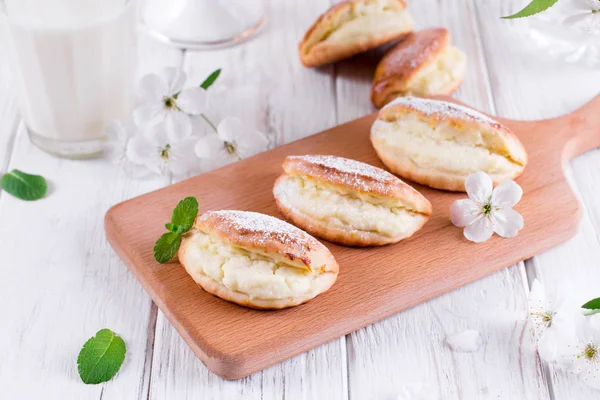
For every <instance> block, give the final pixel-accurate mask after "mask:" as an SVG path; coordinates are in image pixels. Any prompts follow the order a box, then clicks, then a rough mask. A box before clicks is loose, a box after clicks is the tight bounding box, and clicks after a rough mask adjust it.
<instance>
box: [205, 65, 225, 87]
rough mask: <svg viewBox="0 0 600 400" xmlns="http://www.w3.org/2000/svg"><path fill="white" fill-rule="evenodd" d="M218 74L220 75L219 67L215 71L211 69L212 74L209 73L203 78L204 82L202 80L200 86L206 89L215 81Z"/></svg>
mask: <svg viewBox="0 0 600 400" xmlns="http://www.w3.org/2000/svg"><path fill="white" fill-rule="evenodd" d="M219 75H221V68H219V69H217V70H216V71H213V73H212V74H210V75H209V76H208V77H207V78H206V79H205V80H204V82H202V84H201V85H200V87H201V88H202V89H204V90H206V89H208V88H209V87H211V86H212V84H213V83H215V81H216V80H217V78H218V77H219Z"/></svg>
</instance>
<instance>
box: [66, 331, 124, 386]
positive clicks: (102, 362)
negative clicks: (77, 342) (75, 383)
mask: <svg viewBox="0 0 600 400" xmlns="http://www.w3.org/2000/svg"><path fill="white" fill-rule="evenodd" d="M126 352H127V348H126V347H125V342H124V341H123V339H121V338H120V337H119V336H117V335H116V334H115V333H114V332H113V331H111V330H110V329H101V330H99V331H98V332H97V333H96V336H94V337H93V338H91V339H89V340H88V341H87V342H85V344H84V345H83V348H82V349H81V351H80V352H79V357H77V370H78V371H79V376H80V377H81V380H82V381H83V382H84V383H87V384H96V383H102V382H106V381H108V380H110V379H112V377H113V376H115V374H116V373H117V372H118V371H119V368H121V365H122V364H123V360H125V353H126Z"/></svg>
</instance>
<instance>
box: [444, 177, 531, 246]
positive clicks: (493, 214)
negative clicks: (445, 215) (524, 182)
mask: <svg viewBox="0 0 600 400" xmlns="http://www.w3.org/2000/svg"><path fill="white" fill-rule="evenodd" d="M465 189H466V190H467V194H468V195H469V199H463V200H456V201H455V202H454V203H453V204H452V207H451V208H450V214H451V220H452V223H453V224H454V225H456V226H458V227H465V229H464V235H465V237H466V238H467V239H469V240H471V241H473V242H478V243H479V242H484V241H486V240H488V239H489V238H490V237H491V236H492V234H493V233H494V232H496V233H497V234H498V235H500V236H502V237H506V238H509V237H513V236H516V235H517V233H518V232H519V230H520V229H522V228H523V217H522V216H521V214H519V213H518V212H516V211H515V210H513V209H512V207H513V206H514V205H515V204H517V203H518V202H519V200H521V196H522V195H523V190H522V189H521V187H520V186H519V185H517V184H516V183H515V182H514V181H504V182H502V183H501V184H499V185H498V186H497V187H496V188H495V189H493V190H492V180H491V179H490V177H489V176H488V175H487V174H486V173H485V172H481V171H479V172H475V173H473V174H471V175H469V176H468V177H467V179H466V180H465Z"/></svg>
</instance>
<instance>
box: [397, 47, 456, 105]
mask: <svg viewBox="0 0 600 400" xmlns="http://www.w3.org/2000/svg"><path fill="white" fill-rule="evenodd" d="M466 64H467V63H466V56H465V54H464V53H463V52H462V51H460V50H459V49H458V48H456V47H454V46H447V47H446V48H445V49H444V50H443V51H442V52H441V53H440V54H439V55H438V57H437V58H436V59H435V60H434V61H432V62H430V63H429V64H428V65H426V66H425V67H423V68H422V69H421V70H420V71H419V72H418V73H417V74H416V75H415V76H414V77H413V79H412V80H411V81H410V82H409V83H408V86H407V91H408V92H410V93H415V94H420V95H434V94H440V93H445V92H446V91H447V90H448V89H449V88H450V87H452V86H454V84H455V82H456V81H457V80H462V79H463V77H464V75H465V69H466Z"/></svg>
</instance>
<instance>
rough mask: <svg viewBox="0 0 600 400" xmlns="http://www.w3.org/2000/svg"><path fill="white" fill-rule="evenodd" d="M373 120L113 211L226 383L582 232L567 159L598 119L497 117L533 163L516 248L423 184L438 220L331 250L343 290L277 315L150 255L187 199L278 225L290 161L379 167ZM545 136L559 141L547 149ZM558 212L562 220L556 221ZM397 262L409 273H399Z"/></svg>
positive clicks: (194, 343)
mask: <svg viewBox="0 0 600 400" xmlns="http://www.w3.org/2000/svg"><path fill="white" fill-rule="evenodd" d="M596 101H599V102H600V98H597V99H596ZM373 120H374V116H373V115H370V116H366V117H363V118H361V119H358V120H355V121H352V122H350V123H347V124H344V125H341V126H338V127H335V128H332V129H330V130H328V131H325V132H323V133H321V134H317V135H314V136H311V137H309V138H306V139H302V140H299V141H296V142H294V143H291V144H288V145H285V146H282V147H279V148H278V149H275V150H271V151H269V152H266V153H262V154H260V155H258V156H255V157H252V158H249V159H246V160H242V161H240V162H238V163H235V164H233V165H230V166H227V167H224V168H221V169H218V170H216V171H212V172H209V173H206V174H203V175H200V176H198V177H195V178H192V179H189V180H186V181H183V182H180V183H178V184H175V185H172V186H169V187H167V188H165V189H162V190H159V191H156V192H153V193H150V194H147V195H144V196H140V197H138V198H135V199H132V200H129V201H127V202H124V203H121V204H119V205H117V206H115V207H113V208H111V210H110V211H109V212H108V213H107V215H106V219H105V228H106V233H107V237H108V239H109V242H110V243H111V245H112V246H113V248H114V249H115V250H116V251H117V253H118V254H119V255H120V256H121V258H122V259H123V260H124V261H125V263H126V264H127V265H128V267H129V268H130V269H131V271H132V272H133V273H134V274H135V275H136V277H137V278H138V280H139V281H140V282H141V283H142V285H143V286H144V288H145V289H146V290H147V291H148V292H149V293H150V295H151V296H152V299H153V300H154V302H155V303H156V304H157V305H158V307H159V308H160V309H161V310H162V311H163V312H164V313H165V315H166V316H167V318H168V319H169V321H170V322H171V323H172V324H173V325H174V327H175V328H176V329H177V331H178V332H179V333H180V334H181V335H182V337H183V338H184V340H185V341H186V342H187V343H188V345H190V347H191V348H192V350H194V352H195V353H196V355H198V357H199V358H200V359H201V360H202V361H203V362H204V363H205V364H206V365H207V366H208V368H209V369H210V370H211V371H213V372H215V373H216V374H217V375H219V376H222V377H224V378H227V379H237V378H241V377H244V376H247V375H249V374H251V373H253V372H256V371H258V370H261V369H263V368H265V367H267V366H269V365H272V364H275V363H277V362H280V361H282V360H284V359H286V358H289V357H291V356H294V355H296V354H300V353H302V352H304V351H307V350H309V349H311V348H313V347H315V346H317V345H320V344H323V343H326V342H328V341H330V340H332V339H335V338H337V337H339V336H341V335H344V334H347V333H349V332H352V331H354V330H356V329H359V328H361V327H363V326H366V325H368V324H371V323H373V322H376V321H379V320H381V319H383V318H386V317H388V316H390V315H392V314H394V313H397V312H399V311H402V310H404V309H406V308H409V307H412V306H414V305H416V304H419V303H421V302H423V301H425V300H428V299H431V298H433V297H436V296H438V295H440V294H443V293H446V292H448V291H450V290H452V289H455V288H457V287H460V286H463V285H465V284H467V283H470V282H472V281H475V280H477V279H480V278H482V277H484V276H487V275H489V274H490V273H492V272H495V271H497V270H500V269H502V268H505V267H506V266H508V265H510V264H513V263H515V262H518V261H520V260H524V259H526V258H530V257H531V256H533V255H534V254H537V253H539V252H541V251H544V250H547V249H548V248H551V247H552V246H555V245H557V244H559V243H561V242H563V241H565V240H567V239H568V238H570V237H572V236H573V235H574V234H575V233H576V230H577V224H578V221H579V217H580V208H579V204H578V202H577V200H576V198H575V196H574V195H573V194H572V192H571V191H570V189H569V186H568V184H567V182H566V180H565V178H564V176H563V174H562V164H561V160H562V159H563V157H564V155H565V145H566V144H567V141H568V140H569V139H570V138H571V134H572V132H573V129H572V128H573V127H574V126H575V125H574V124H578V125H577V127H578V131H577V132H578V134H580V135H584V134H586V133H585V132H586V131H587V130H590V129H591V130H594V131H597V129H598V127H599V126H600V114H597V113H590V114H588V115H586V119H585V121H580V119H574V118H573V117H571V116H565V117H562V118H558V119H554V120H549V121H541V122H520V121H508V120H503V119H499V120H500V121H501V122H503V123H505V124H506V125H507V126H508V127H509V128H511V129H512V130H513V131H514V132H515V134H516V135H517V136H518V137H519V138H520V139H521V141H522V142H523V144H524V146H525V148H526V149H527V150H528V153H529V160H530V164H529V167H528V169H527V170H526V171H525V173H524V174H523V175H522V176H521V177H520V178H519V179H518V182H519V184H520V185H521V186H522V187H523V190H524V191H525V192H526V193H528V194H529V195H528V196H526V197H525V198H524V199H523V200H522V202H521V203H520V204H519V207H518V210H519V212H521V213H522V215H523V217H524V218H525V220H526V221H527V225H526V226H525V228H524V229H523V230H522V232H521V233H520V234H519V237H518V239H517V240H518V242H519V246H516V245H515V244H516V243H515V240H504V239H501V238H499V237H493V238H492V239H491V240H489V241H487V242H485V243H483V244H478V245H477V249H475V248H474V246H475V245H474V244H473V243H470V242H468V241H467V240H466V239H464V238H463V237H462V233H461V231H460V230H459V229H456V228H454V227H453V226H452V225H451V224H450V222H449V209H450V204H451V202H452V201H454V200H456V199H457V198H460V197H462V196H461V195H460V194H454V193H448V192H441V191H435V190H432V189H429V188H423V187H419V186H417V188H418V189H419V190H420V191H421V193H423V194H424V195H425V197H427V198H428V199H429V200H430V201H431V203H432V205H433V209H434V214H433V216H432V218H431V220H430V222H429V223H428V224H427V225H425V227H424V228H423V229H422V230H421V231H419V232H417V233H416V234H415V235H414V236H413V237H412V238H410V239H407V240H406V241H403V242H402V243H401V244H399V245H395V246H386V247H382V248H370V249H351V248H345V247H340V246H335V245H332V244H328V247H329V249H330V250H331V251H332V253H333V254H334V256H335V257H336V259H337V261H338V263H339V264H340V271H341V272H340V276H339V278H338V281H337V283H336V285H334V287H333V288H332V289H330V290H329V291H328V292H327V293H325V294H323V295H321V296H319V297H317V298H316V299H314V300H312V301H311V302H309V303H307V304H305V305H303V306H301V307H295V308H292V309H288V310H283V311H278V312H261V311H256V310H250V309H245V308H243V307H239V306H236V305H234V304H231V303H228V302H225V301H223V300H221V299H218V298H216V297H213V296H211V295H209V294H207V293H206V292H204V291H201V290H200V289H198V287H197V286H196V285H195V283H194V282H193V280H192V279H191V278H190V277H189V276H188V275H187V274H186V273H185V271H184V270H183V269H182V268H181V267H180V266H179V265H178V264H177V263H171V264H167V265H160V264H158V263H156V261H154V257H153V255H152V248H153V245H154V242H155V240H156V238H157V237H159V236H160V233H161V232H162V231H163V229H164V227H163V223H164V221H167V220H168V218H169V216H170V213H171V210H172V209H173V207H174V206H175V205H176V204H177V202H178V201H179V200H180V199H182V198H184V197H186V196H190V195H194V196H196V197H197V198H198V199H199V200H200V212H202V211H205V210H214V209H240V210H253V211H258V212H263V213H266V214H271V215H278V214H277V212H276V211H275V207H274V204H273V200H272V194H271V190H272V184H273V181H274V178H275V177H276V176H278V174H279V171H280V168H281V163H282V162H283V160H284V158H285V157H286V156H287V155H290V154H307V153H313V154H328V153H330V154H331V153H332V154H333V155H338V156H342V157H346V158H352V159H356V160H359V161H363V162H367V163H370V164H373V165H377V166H382V165H381V163H380V162H379V160H378V159H377V157H376V155H375V153H374V150H373V149H372V147H371V146H370V142H369V139H368V137H369V130H370V126H371V124H372V122H373ZM549 134H550V135H552V137H553V140H546V138H547V137H548V135H549ZM348 138H351V139H352V140H351V141H349V140H348ZM540 138H541V139H542V140H541V139H540ZM223 182H228V184H227V185H223V184H222V183H223ZM463 196H464V195H463ZM548 197H552V198H554V199H555V200H554V202H553V203H552V204H548V203H547V202H545V201H544V199H546V198H548ZM556 208H558V209H561V210H563V212H564V214H563V215H562V216H560V217H555V218H556V219H550V218H548V216H549V214H550V213H551V212H552V210H554V209H556ZM148 216H150V217H148ZM433 242H434V243H436V251H435V252H432V251H427V250H425V251H424V250H423V249H424V247H423V246H424V244H425V243H433ZM475 250H476V252H477V255H478V256H479V257H481V259H482V260H483V261H484V263H485V264H484V265H482V266H481V267H479V268H477V269H474V268H473V261H472V259H470V258H465V256H464V255H465V254H471V253H472V252H473V251H475ZM397 260H403V263H402V264H401V265H398V263H397ZM375 271H377V272H376V273H375ZM448 271H452V273H451V274H449V273H448ZM367 286H368V287H369V290H367V291H365V290H364V288H365V287H367Z"/></svg>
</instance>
